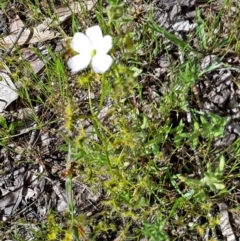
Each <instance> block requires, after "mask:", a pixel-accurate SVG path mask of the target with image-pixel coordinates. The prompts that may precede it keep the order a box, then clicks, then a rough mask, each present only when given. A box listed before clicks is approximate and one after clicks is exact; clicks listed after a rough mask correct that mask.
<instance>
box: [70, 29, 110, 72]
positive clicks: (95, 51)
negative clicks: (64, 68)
mask: <svg viewBox="0 0 240 241" xmlns="http://www.w3.org/2000/svg"><path fill="white" fill-rule="evenodd" d="M70 46H71V47H72V49H73V50H74V51H76V52H77V53H79V54H78V55H75V56H73V57H72V58H70V59H69V60H68V62H67V64H68V67H69V68H70V69H71V70H72V72H78V71H80V70H83V69H85V68H86V67H87V66H88V65H89V64H90V62H91V63H92V68H93V71H94V72H95V73H100V74H102V73H104V72H106V71H107V70H108V69H109V68H110V67H111V65H112V63H113V59H112V57H111V56H110V55H108V54H107V53H108V52H109V50H110V49H111V48H112V37H111V36H109V35H106V36H104V37H103V35H102V30H101V28H100V27H99V26H93V27H90V28H88V29H87V30H86V35H85V34H83V33H75V34H74V36H73V39H72V42H71V44H70Z"/></svg>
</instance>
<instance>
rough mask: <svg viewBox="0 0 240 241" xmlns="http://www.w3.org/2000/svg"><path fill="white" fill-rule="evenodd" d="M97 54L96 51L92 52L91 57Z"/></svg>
mask: <svg viewBox="0 0 240 241" xmlns="http://www.w3.org/2000/svg"><path fill="white" fill-rule="evenodd" d="M96 53H97V51H96V49H94V50H92V51H91V53H90V55H91V57H94V56H95V55H96Z"/></svg>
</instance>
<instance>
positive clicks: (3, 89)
mask: <svg viewBox="0 0 240 241" xmlns="http://www.w3.org/2000/svg"><path fill="white" fill-rule="evenodd" d="M16 90H17V88H16V86H15V85H14V83H13V82H12V80H11V78H10V77H9V76H8V75H7V74H6V73H3V72H0V112H3V111H4V109H5V108H7V106H8V105H10V104H11V103H12V102H13V101H14V100H16V99H17V98H18V93H17V92H16Z"/></svg>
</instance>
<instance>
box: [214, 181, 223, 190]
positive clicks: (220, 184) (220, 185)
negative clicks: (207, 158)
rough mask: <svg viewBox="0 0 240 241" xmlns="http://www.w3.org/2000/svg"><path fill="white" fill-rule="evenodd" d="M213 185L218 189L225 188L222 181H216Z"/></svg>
mask: <svg viewBox="0 0 240 241" xmlns="http://www.w3.org/2000/svg"><path fill="white" fill-rule="evenodd" d="M213 185H214V186H215V187H216V189H217V190H222V189H224V188H225V185H224V184H223V183H221V182H215V183H213Z"/></svg>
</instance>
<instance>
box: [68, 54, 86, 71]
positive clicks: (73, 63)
mask: <svg viewBox="0 0 240 241" xmlns="http://www.w3.org/2000/svg"><path fill="white" fill-rule="evenodd" d="M90 61H91V55H90V54H78V55H75V56H73V57H72V58H70V59H69V60H68V62H67V65H68V67H69V68H70V69H71V71H72V72H73V73H75V72H78V71H80V70H83V69H85V68H86V67H87V66H88V65H89V63H90Z"/></svg>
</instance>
